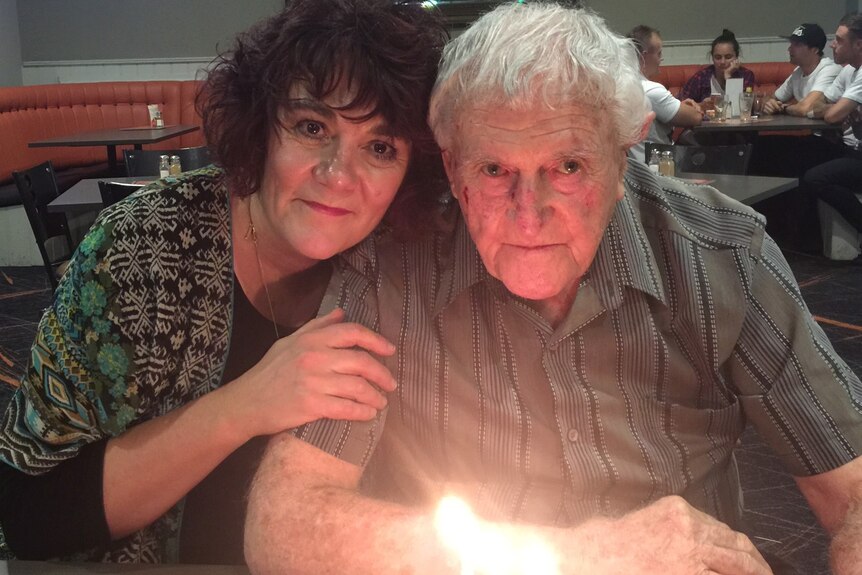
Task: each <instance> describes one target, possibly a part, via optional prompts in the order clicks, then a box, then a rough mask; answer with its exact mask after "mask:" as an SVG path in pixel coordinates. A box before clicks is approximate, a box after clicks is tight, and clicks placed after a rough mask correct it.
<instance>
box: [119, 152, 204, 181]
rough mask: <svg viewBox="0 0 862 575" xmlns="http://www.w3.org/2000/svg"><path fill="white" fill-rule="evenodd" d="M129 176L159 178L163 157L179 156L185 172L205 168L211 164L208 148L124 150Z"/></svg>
mask: <svg viewBox="0 0 862 575" xmlns="http://www.w3.org/2000/svg"><path fill="white" fill-rule="evenodd" d="M123 156H124V157H125V161H126V175H128V176H132V177H134V176H158V175H159V158H160V157H161V156H179V157H180V164H181V165H182V167H183V171H184V172H188V171H191V170H197V169H198V168H203V167H204V166H206V165H208V164H209V163H210V152H209V149H208V148H207V147H206V146H198V147H196V148H180V149H177V150H123Z"/></svg>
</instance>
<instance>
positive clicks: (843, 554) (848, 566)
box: [796, 457, 862, 575]
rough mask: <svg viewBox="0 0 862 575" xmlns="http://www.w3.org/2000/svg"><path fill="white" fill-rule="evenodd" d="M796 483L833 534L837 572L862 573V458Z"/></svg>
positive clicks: (833, 553) (842, 574) (843, 574)
mask: <svg viewBox="0 0 862 575" xmlns="http://www.w3.org/2000/svg"><path fill="white" fill-rule="evenodd" d="M796 483H797V485H799V489H800V491H802V493H803V495H805V498H806V499H807V500H808V504H809V505H810V506H811V509H812V510H813V511H814V513H815V514H816V515H817V518H818V519H819V521H820V523H821V524H822V525H823V527H825V528H826V529H827V530H828V531H829V533H830V534H831V535H832V546H831V548H830V558H831V561H832V570H833V572H834V573H835V574H836V575H854V574H856V575H858V574H859V573H862V543H860V542H862V457H857V458H856V459H854V460H853V461H851V462H850V463H846V464H844V465H842V466H841V467H839V468H837V469H833V470H831V471H827V472H826V473H821V474H819V475H812V476H810V477H797V478H796Z"/></svg>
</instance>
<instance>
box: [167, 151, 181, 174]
mask: <svg viewBox="0 0 862 575" xmlns="http://www.w3.org/2000/svg"><path fill="white" fill-rule="evenodd" d="M169 171H170V174H171V175H172V176H179V175H180V174H181V173H182V171H183V168H182V166H180V157H179V156H171V165H170V170H169Z"/></svg>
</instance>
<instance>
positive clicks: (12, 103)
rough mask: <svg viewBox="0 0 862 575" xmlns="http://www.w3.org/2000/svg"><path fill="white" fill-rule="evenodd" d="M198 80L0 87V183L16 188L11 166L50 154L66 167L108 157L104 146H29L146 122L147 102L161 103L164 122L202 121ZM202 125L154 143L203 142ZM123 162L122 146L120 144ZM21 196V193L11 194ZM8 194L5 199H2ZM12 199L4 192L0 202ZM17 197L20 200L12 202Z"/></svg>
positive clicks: (64, 169) (170, 145) (173, 145)
mask: <svg viewBox="0 0 862 575" xmlns="http://www.w3.org/2000/svg"><path fill="white" fill-rule="evenodd" d="M199 86H200V83H199V82H197V81H195V80H186V81H145V82H96V83H86V84H45V85H37V86H16V87H6V88H0V187H2V188H6V190H7V192H8V193H6V194H5V195H9V193H11V194H15V189H14V185H11V186H9V185H8V184H10V182H11V181H12V172H13V171H14V170H22V169H26V168H29V167H32V166H34V165H36V164H39V163H41V162H44V161H46V160H51V161H52V162H53V164H54V168H55V169H56V170H57V172H58V177H61V176H62V175H63V173H64V172H68V171H75V170H76V169H79V168H84V167H92V166H102V165H104V164H105V163H106V156H105V154H106V148H105V146H95V147H80V148H71V147H69V148H28V147H27V144H28V142H31V141H34V140H42V139H45V138H52V137H56V136H63V135H66V134H73V133H75V132H83V131H90V130H101V129H106V128H121V127H132V126H146V125H147V124H148V123H149V115H148V113H147V105H148V104H159V106H160V107H161V109H162V115H163V117H164V119H165V124H167V125H171V124H193V125H200V124H201V120H200V118H199V117H198V115H197V112H196V111H195V105H194V103H195V95H196V91H197V89H198V87H199ZM203 143H204V142H203V134H202V133H201V132H200V131H196V132H192V133H190V134H186V135H184V136H181V137H178V138H173V139H170V140H165V141H164V142H159V143H158V144H153V145H152V146H147V147H150V148H180V147H188V146H199V145H202V144H203ZM117 152H118V160H119V161H120V162H122V158H123V157H122V150H121V149H118V150H117ZM12 197H13V198H17V194H15V195H14V196H12ZM4 199H5V200H6V201H5V202H4V201H3V200H4ZM9 203H13V202H12V201H11V200H10V198H0V205H9ZM14 203H18V202H14Z"/></svg>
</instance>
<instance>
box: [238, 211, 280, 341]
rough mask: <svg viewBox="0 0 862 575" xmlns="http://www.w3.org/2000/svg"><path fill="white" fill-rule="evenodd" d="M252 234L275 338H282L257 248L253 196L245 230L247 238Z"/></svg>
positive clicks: (258, 270) (258, 271)
mask: <svg viewBox="0 0 862 575" xmlns="http://www.w3.org/2000/svg"><path fill="white" fill-rule="evenodd" d="M249 236H251V241H252V243H253V244H254V257H255V259H257V273H258V275H259V277H260V283H262V284H263V293H265V294H266V303H267V304H268V305H269V316H270V317H271V318H272V327H273V329H275V339H280V337H281V336H279V334H278V323H277V322H276V321H275V311H274V310H273V308H272V298H271V297H269V286H267V285H266V279H264V277H263V265H261V263H260V251H259V250H258V249H257V232H256V231H255V229H254V220H252V219H251V198H249V200H248V231H246V232H245V239H248V238H249Z"/></svg>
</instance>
